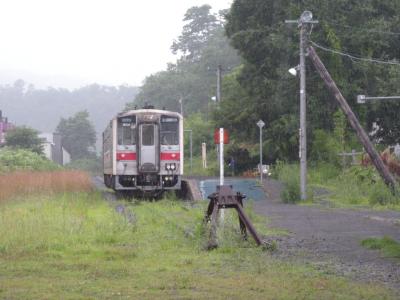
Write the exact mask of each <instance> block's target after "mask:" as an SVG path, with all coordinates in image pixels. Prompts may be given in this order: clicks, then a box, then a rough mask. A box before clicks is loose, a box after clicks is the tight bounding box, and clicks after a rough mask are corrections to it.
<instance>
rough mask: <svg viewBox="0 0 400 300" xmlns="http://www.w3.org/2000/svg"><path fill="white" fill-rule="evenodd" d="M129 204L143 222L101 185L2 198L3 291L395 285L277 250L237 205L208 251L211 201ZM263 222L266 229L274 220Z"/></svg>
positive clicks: (329, 293) (270, 291) (192, 291)
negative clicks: (242, 221)
mask: <svg viewBox="0 0 400 300" xmlns="http://www.w3.org/2000/svg"><path fill="white" fill-rule="evenodd" d="M120 204H121V205H125V207H126V209H127V210H130V211H131V212H132V213H134V214H135V216H136V218H135V219H136V222H135V224H131V223H129V222H127V221H126V220H125V219H124V218H123V217H122V216H120V215H118V214H117V213H116V212H115V211H114V209H113V208H112V207H110V206H109V205H108V204H107V203H106V202H105V201H104V200H102V199H101V197H100V196H99V194H96V193H75V194H63V195H58V196H55V197H50V196H47V197H45V196H40V197H39V196H37V197H30V198H27V199H26V200H25V201H10V202H5V203H2V204H0V205H1V210H0V247H1V250H0V275H1V276H0V286H1V289H0V298H4V299H21V298H23V299H109V298H133V299H159V298H163V299H181V298H182V299H210V298H213V299H246V298H251V299H265V298H266V297H267V298H271V299H293V297H296V298H301V299H326V298H337V299H341V298H347V299H360V298H369V299H374V298H381V299H382V298H386V299H388V298H389V297H391V294H390V291H388V290H387V289H385V288H381V287H378V286H374V285H372V284H368V285H363V284H359V283H351V282H348V281H346V280H344V279H341V278H337V277H333V276H328V275H325V274H323V273H321V272H319V271H317V270H315V269H313V268H312V267H310V266H301V265H298V264H294V263H289V262H282V261H278V260H275V259H273V258H272V257H271V256H270V255H269V253H268V252H265V251H262V249H261V248H260V247H255V245H254V242H252V241H244V240H243V239H242V238H241V237H240V234H238V231H239V230H238V227H239V226H238V221H237V215H236V214H234V213H232V214H231V213H227V214H226V218H225V222H224V224H223V225H221V226H220V231H219V238H220V240H219V241H220V247H219V248H218V249H216V250H214V251H211V252H208V251H204V250H202V249H203V245H204V243H205V241H206V239H207V231H206V230H205V228H204V227H203V226H202V219H203V215H204V210H205V203H204V204H203V203H199V204H197V205H195V207H189V206H187V205H185V204H183V203H181V202H178V201H170V200H161V201H158V202H154V203H148V202H144V203H140V205H129V204H127V203H120ZM249 215H251V214H249ZM253 221H254V222H255V224H256V227H258V228H257V230H259V231H262V227H264V228H265V220H261V219H259V220H253ZM185 232H191V234H185ZM321 282H323V288H321Z"/></svg>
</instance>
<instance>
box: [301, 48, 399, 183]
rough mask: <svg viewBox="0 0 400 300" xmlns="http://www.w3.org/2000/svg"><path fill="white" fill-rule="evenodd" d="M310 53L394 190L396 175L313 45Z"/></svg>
mask: <svg viewBox="0 0 400 300" xmlns="http://www.w3.org/2000/svg"><path fill="white" fill-rule="evenodd" d="M308 54H309V57H310V59H311V61H312V63H313V64H314V67H315V68H316V69H317V72H318V73H319V75H320V76H321V78H322V79H323V80H324V82H325V84H326V86H327V87H328V89H329V91H330V92H331V93H332V94H333V96H334V97H335V99H336V100H337V102H338V103H339V106H340V108H341V109H342V111H343V112H344V114H345V115H346V117H347V120H348V121H349V122H350V125H351V127H353V129H354V130H355V131H356V134H357V137H358V139H359V140H360V142H361V143H362V145H363V146H364V148H365V151H367V153H368V154H369V156H370V157H371V160H372V162H373V164H374V165H375V167H376V169H377V170H378V172H379V174H380V175H381V177H382V179H383V181H384V182H385V183H386V184H387V185H388V186H390V187H391V188H392V189H393V190H394V189H395V186H396V181H395V179H394V177H393V176H392V174H390V172H389V170H388V169H387V168H386V166H385V164H384V163H383V161H382V159H381V157H380V156H379V154H378V152H377V151H376V150H375V148H374V146H373V145H372V143H371V141H370V140H369V137H368V135H367V133H366V132H365V130H364V129H363V128H362V127H361V125H360V123H359V122H358V119H357V117H356V116H355V115H354V113H353V111H352V110H351V108H350V106H349V104H348V103H347V101H346V99H345V98H344V97H343V95H342V93H341V92H340V90H339V89H338V87H337V86H336V84H335V82H334V81H333V79H332V77H331V75H330V74H329V72H328V71H327V69H326V68H325V66H324V64H323V63H322V61H321V60H320V58H319V56H318V54H317V53H316V52H315V49H314V48H313V47H312V46H309V47H308Z"/></svg>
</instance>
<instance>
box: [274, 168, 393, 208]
mask: <svg viewBox="0 0 400 300" xmlns="http://www.w3.org/2000/svg"><path fill="white" fill-rule="evenodd" d="M275 172H276V174H277V179H279V180H281V181H282V182H283V183H284V184H285V189H284V190H283V192H282V195H281V196H282V200H283V201H284V202H296V201H298V200H300V192H299V167H298V165H297V164H285V163H278V164H277V166H276V167H275ZM307 175H308V176H307V180H308V190H307V198H308V199H309V200H318V198H320V197H323V198H324V199H325V200H330V201H331V202H332V203H334V204H336V205H337V206H349V205H350V206H375V207H377V208H379V207H387V208H393V209H398V208H399V207H400V205H399V204H400V200H399V198H398V195H393V194H392V193H391V191H390V189H389V188H388V187H387V186H386V185H385V184H384V183H383V181H382V179H381V178H380V177H379V175H378V173H377V172H376V171H375V170H374V169H373V168H366V167H361V166H352V167H350V168H347V169H345V170H342V169H340V168H338V167H336V166H334V165H332V164H327V163H320V164H316V165H310V168H309V169H308V174H307ZM321 190H323V191H324V192H323V193H322V195H321V196H319V194H321V193H319V192H318V191H321ZM326 192H328V193H326Z"/></svg>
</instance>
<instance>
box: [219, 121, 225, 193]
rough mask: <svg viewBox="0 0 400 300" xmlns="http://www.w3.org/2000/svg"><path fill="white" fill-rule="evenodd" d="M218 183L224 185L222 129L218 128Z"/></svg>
mask: <svg viewBox="0 0 400 300" xmlns="http://www.w3.org/2000/svg"><path fill="white" fill-rule="evenodd" d="M219 185H221V186H223V185H224V129H223V128H220V129H219Z"/></svg>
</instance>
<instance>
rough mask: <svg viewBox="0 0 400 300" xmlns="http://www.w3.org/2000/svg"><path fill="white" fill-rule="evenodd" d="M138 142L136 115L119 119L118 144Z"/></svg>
mask: <svg viewBox="0 0 400 300" xmlns="http://www.w3.org/2000/svg"><path fill="white" fill-rule="evenodd" d="M135 144H136V118H135V116H129V117H122V118H119V119H118V145H135Z"/></svg>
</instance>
